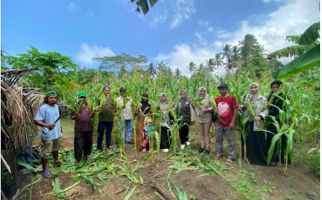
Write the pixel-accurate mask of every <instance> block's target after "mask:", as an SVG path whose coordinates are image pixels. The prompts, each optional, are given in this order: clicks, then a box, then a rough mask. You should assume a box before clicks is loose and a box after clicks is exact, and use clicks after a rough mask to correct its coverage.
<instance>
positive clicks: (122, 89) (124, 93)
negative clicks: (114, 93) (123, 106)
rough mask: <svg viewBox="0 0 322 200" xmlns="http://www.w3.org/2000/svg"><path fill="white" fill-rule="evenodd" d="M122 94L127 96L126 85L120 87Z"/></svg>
mask: <svg viewBox="0 0 322 200" xmlns="http://www.w3.org/2000/svg"><path fill="white" fill-rule="evenodd" d="M120 95H121V96H122V97H125V96H126V89H125V88H124V87H121V88H120Z"/></svg>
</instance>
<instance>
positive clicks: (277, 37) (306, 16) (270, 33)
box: [217, 0, 319, 53]
mask: <svg viewBox="0 0 322 200" xmlns="http://www.w3.org/2000/svg"><path fill="white" fill-rule="evenodd" d="M317 21H319V2H318V1H317V0H289V1H287V2H285V4H284V5H282V6H281V7H279V8H278V9H277V10H276V11H274V12H272V13H270V14H269V15H268V16H267V19H266V20H265V21H263V22H262V23H261V24H260V25H257V26H251V25H249V23H248V21H242V22H241V23H240V27H239V28H238V30H235V31H233V32H228V31H225V30H221V31H220V32H219V33H217V34H218V35H217V36H218V38H219V39H222V40H226V41H225V42H226V43H230V44H238V41H240V40H242V38H243V36H244V35H246V34H248V33H250V34H253V35H255V37H256V38H257V39H258V41H259V43H260V44H262V45H264V48H265V49H266V50H267V51H268V53H270V52H272V51H275V50H278V49H280V48H283V47H285V46H288V45H290V43H289V42H287V41H286V40H285V38H286V36H287V35H296V34H301V33H303V31H304V30H305V29H306V28H308V27H309V26H310V25H311V24H313V23H314V22H317Z"/></svg>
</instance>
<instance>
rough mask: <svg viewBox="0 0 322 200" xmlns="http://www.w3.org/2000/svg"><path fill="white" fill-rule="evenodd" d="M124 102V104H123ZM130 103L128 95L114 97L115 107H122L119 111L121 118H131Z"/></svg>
mask: <svg viewBox="0 0 322 200" xmlns="http://www.w3.org/2000/svg"><path fill="white" fill-rule="evenodd" d="M124 103H126V104H125V105H124ZM131 105H132V99H131V98H130V97H122V96H119V97H117V98H116V107H117V108H118V109H122V111H121V113H120V116H121V119H123V120H129V119H132V118H133V113H132V108H131ZM124 106H125V107H124Z"/></svg>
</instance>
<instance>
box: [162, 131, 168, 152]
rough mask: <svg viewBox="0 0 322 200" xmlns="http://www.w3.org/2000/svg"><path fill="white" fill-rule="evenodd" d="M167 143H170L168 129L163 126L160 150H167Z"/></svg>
mask: <svg viewBox="0 0 322 200" xmlns="http://www.w3.org/2000/svg"><path fill="white" fill-rule="evenodd" d="M167 142H168V134H167V127H165V126H161V142H160V149H167Z"/></svg>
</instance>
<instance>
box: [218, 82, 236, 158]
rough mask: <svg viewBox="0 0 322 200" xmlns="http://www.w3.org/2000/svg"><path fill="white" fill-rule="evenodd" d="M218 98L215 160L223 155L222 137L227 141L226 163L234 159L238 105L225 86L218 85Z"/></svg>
mask: <svg viewBox="0 0 322 200" xmlns="http://www.w3.org/2000/svg"><path fill="white" fill-rule="evenodd" d="M217 88H218V90H219V92H220V96H219V97H217V98H216V99H215V102H216V106H217V110H218V112H219V117H218V119H217V121H216V158H217V159H219V158H220V157H221V156H222V155H223V139H224V138H223V136H224V135H226V137H227V139H228V156H227V157H228V158H227V162H232V161H234V159H235V127H236V117H237V114H238V103H237V101H236V97H235V96H233V95H231V94H228V93H227V91H228V86H227V84H224V83H222V84H220V85H219V86H218V87H217Z"/></svg>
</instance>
